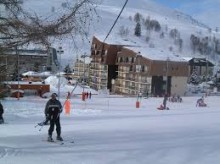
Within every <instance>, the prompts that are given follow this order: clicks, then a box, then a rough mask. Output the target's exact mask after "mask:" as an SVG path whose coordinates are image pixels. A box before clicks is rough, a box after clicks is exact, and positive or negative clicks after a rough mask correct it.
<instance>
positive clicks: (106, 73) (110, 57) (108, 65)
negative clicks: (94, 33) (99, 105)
mask: <svg viewBox="0 0 220 164" xmlns="http://www.w3.org/2000/svg"><path fill="white" fill-rule="evenodd" d="M121 48H122V45H115V44H107V43H103V42H101V41H100V40H99V39H98V38H96V37H93V40H92V45H91V65H90V80H89V84H90V86H91V87H92V88H94V89H96V90H101V89H109V90H111V88H112V82H111V81H112V79H115V78H116V77H117V69H118V66H117V65H115V61H116V57H117V53H118V52H119V51H120V50H121Z"/></svg>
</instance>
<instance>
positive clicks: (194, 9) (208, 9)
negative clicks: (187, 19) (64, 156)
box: [155, 0, 220, 29]
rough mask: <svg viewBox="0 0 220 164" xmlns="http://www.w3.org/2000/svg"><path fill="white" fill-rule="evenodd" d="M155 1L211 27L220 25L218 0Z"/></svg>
mask: <svg viewBox="0 0 220 164" xmlns="http://www.w3.org/2000/svg"><path fill="white" fill-rule="evenodd" d="M155 2H158V3H161V4H163V5H165V6H167V7H170V8H173V9H177V10H180V11H182V12H184V13H186V14H189V15H191V16H192V17H194V18H196V19H198V20H200V21H203V23H207V24H209V25H210V26H211V27H212V28H213V29H215V28H216V27H220V17H219V16H218V15H219V9H218V8H219V6H220V1H219V0H194V1H192V0H155Z"/></svg>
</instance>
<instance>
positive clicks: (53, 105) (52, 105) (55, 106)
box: [44, 99, 62, 118]
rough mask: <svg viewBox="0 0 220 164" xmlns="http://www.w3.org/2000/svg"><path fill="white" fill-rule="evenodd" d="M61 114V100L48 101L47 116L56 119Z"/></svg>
mask: <svg viewBox="0 0 220 164" xmlns="http://www.w3.org/2000/svg"><path fill="white" fill-rule="evenodd" d="M61 112H62V105H61V103H60V101H59V100H57V99H50V100H48V102H47V104H46V107H45V110H44V113H45V115H48V116H50V117H51V116H52V115H53V118H54V117H56V116H58V114H59V113H61Z"/></svg>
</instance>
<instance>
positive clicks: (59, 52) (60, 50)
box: [57, 47, 63, 100]
mask: <svg viewBox="0 0 220 164" xmlns="http://www.w3.org/2000/svg"><path fill="white" fill-rule="evenodd" d="M57 53H58V54H59V55H60V62H59V75H58V76H59V78H58V100H60V76H61V74H60V72H61V54H62V53H63V50H62V47H59V50H58V51H57Z"/></svg>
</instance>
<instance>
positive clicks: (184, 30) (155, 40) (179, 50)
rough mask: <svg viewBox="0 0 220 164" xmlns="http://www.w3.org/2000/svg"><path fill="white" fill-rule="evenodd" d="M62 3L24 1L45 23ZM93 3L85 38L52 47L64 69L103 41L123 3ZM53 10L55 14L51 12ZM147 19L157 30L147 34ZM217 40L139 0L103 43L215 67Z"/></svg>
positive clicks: (199, 25) (186, 18)
mask: <svg viewBox="0 0 220 164" xmlns="http://www.w3.org/2000/svg"><path fill="white" fill-rule="evenodd" d="M64 2H65V0H53V1H40V2H39V1H35V0H29V1H25V3H24V5H25V7H26V8H27V9H28V10H33V11H35V12H36V13H39V14H40V15H41V17H45V18H47V19H48V17H49V16H50V17H49V18H52V17H55V16H56V15H57V14H58V13H60V12H62V11H63V10H65V7H64V5H63V3H64ZM96 2H97V8H96V10H97V15H91V20H92V22H91V24H90V26H89V28H86V29H85V31H86V32H87V38H81V37H79V36H76V37H75V38H74V39H75V41H76V42H74V44H73V41H72V38H68V37H67V38H66V39H62V40H59V41H56V42H54V43H53V44H52V46H54V47H55V48H56V47H58V46H59V45H62V47H63V49H64V55H63V56H62V63H63V65H65V64H67V63H69V62H73V61H74V60H75V59H76V57H77V56H81V55H82V54H85V53H86V54H89V53H90V46H91V45H90V42H91V39H92V37H93V36H94V35H95V36H97V37H98V38H100V39H101V40H104V39H105V38H106V36H107V34H108V32H109V30H110V29H111V27H112V25H113V23H114V21H115V20H116V18H117V16H118V14H119V12H120V10H121V8H122V6H123V5H124V3H125V1H122V0H120V1H119V0H111V1H109V0H96ZM52 8H54V10H55V12H52V11H51V9H52ZM137 13H139V14H140V15H141V22H140V24H141V36H139V37H137V36H135V35H134V29H135V26H136V22H135V21H134V16H135V14H137ZM48 15H49V16H48ZM147 19H148V21H150V22H152V21H153V22H155V21H156V22H158V23H159V25H160V30H159V31H155V30H152V29H151V30H147V29H146V27H145V26H144V22H146V20H147ZM122 29H124V30H126V34H122V32H121V30H122ZM171 33H172V34H171ZM219 38H220V34H219V32H218V31H213V30H211V28H209V27H208V25H206V24H205V23H203V22H199V21H197V20H195V19H193V18H192V17H191V16H190V15H186V14H184V13H181V12H179V11H176V10H172V9H170V8H167V7H164V6H162V5H159V4H157V3H155V2H153V1H151V0H138V2H137V1H133V0H129V1H128V3H127V5H126V7H125V9H124V11H123V12H122V14H121V16H120V18H119V19H118V21H117V23H116V25H115V26H114V28H113V30H112V32H111V33H110V35H109V36H108V38H107V39H106V40H105V42H107V43H116V44H124V42H125V41H126V43H127V44H128V45H134V46H141V47H144V48H146V50H147V49H149V51H151V52H152V51H155V52H157V51H161V50H163V51H164V52H167V53H173V54H175V55H176V56H183V57H207V58H208V59H209V60H211V61H213V62H214V63H216V64H218V63H219V55H220V43H219ZM193 39H194V42H193V45H192V40H193ZM167 53H165V54H167ZM70 64H72V63H70Z"/></svg>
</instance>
